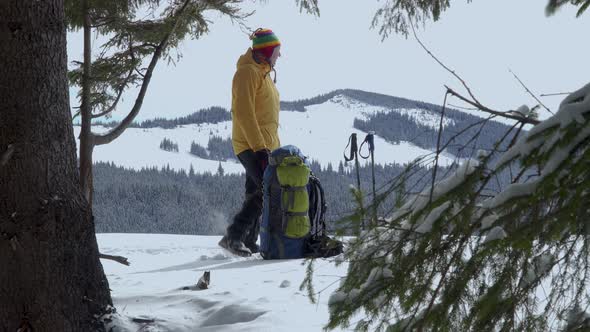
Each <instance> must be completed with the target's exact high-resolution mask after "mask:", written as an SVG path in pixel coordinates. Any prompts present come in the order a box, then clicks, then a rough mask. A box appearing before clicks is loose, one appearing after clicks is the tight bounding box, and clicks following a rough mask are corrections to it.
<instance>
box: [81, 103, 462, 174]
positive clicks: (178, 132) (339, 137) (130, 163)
mask: <svg viewBox="0 0 590 332" xmlns="http://www.w3.org/2000/svg"><path fill="white" fill-rule="evenodd" d="M306 109H307V111H306V112H286V111H283V112H281V114H280V128H279V136H280V138H281V144H282V145H287V144H292V145H296V146H298V147H299V148H300V149H301V150H302V151H303V152H304V153H305V154H306V155H307V156H308V157H309V158H310V159H313V160H317V161H319V162H320V164H321V165H322V166H323V167H327V165H328V163H331V164H332V166H333V167H336V166H338V163H339V162H340V161H343V152H344V148H345V146H346V144H347V143H348V138H349V136H350V134H351V133H357V136H358V138H359V140H360V141H362V140H363V139H364V137H365V136H366V134H367V133H365V132H362V131H360V130H358V129H356V128H354V119H355V118H358V119H366V117H367V116H368V115H370V114H375V113H378V112H394V111H395V112H400V113H404V114H408V115H410V116H411V118H412V119H413V120H415V121H416V122H419V123H421V124H424V125H426V126H429V127H431V128H438V121H439V119H438V117H437V116H436V114H434V113H431V112H429V111H426V110H407V109H388V108H384V107H376V106H371V105H367V104H365V103H362V102H359V101H357V100H354V99H352V98H350V97H347V96H343V95H337V96H335V97H333V98H331V99H330V100H328V101H327V102H325V103H322V104H317V105H312V106H308V107H307V108H306ZM451 121H452V120H447V121H446V122H445V123H444V125H449V124H450V123H451ZM231 126H232V124H231V121H226V122H220V123H217V124H200V125H197V124H193V125H185V126H179V127H176V128H173V129H163V128H150V129H142V128H128V129H127V130H126V131H125V133H123V135H121V137H119V138H118V139H117V140H116V141H114V142H113V143H111V144H108V145H102V146H98V147H96V148H95V152H94V161H104V162H107V161H109V162H114V163H115V164H116V165H118V166H124V167H128V168H134V169H141V168H142V167H153V166H156V167H158V168H161V167H166V166H167V165H169V166H170V168H172V169H177V170H180V169H184V170H186V171H188V170H189V168H190V167H191V165H192V166H193V167H194V169H195V171H196V172H205V171H209V172H211V173H215V172H217V168H218V166H219V162H218V161H214V160H206V159H201V158H198V157H195V156H193V155H191V154H190V153H189V150H190V146H191V142H193V141H194V142H196V143H198V144H200V145H201V146H205V147H206V146H207V143H208V141H209V137H210V136H212V135H215V136H220V137H222V138H229V137H230V136H231ZM74 130H75V135H76V137H77V136H78V134H79V131H80V127H79V126H75V127H74ZM93 130H95V131H96V132H104V131H106V130H108V129H107V128H104V127H98V126H95V127H94V129H93ZM164 138H168V139H170V140H172V141H173V142H174V143H177V144H178V148H179V152H168V151H164V150H161V149H160V148H159V146H160V142H161V141H162V140H163V139H164ZM360 141H359V145H360V143H361V142H360ZM430 153H431V151H429V150H426V149H423V148H420V147H418V146H416V145H414V144H411V143H409V142H400V143H399V144H392V143H390V142H387V141H385V140H384V139H383V138H381V137H379V136H376V137H375V162H376V163H378V164H388V163H394V162H395V163H399V164H401V163H407V162H410V161H412V160H414V159H415V158H417V157H419V156H422V155H425V154H430ZM365 154H366V150H365ZM452 160H453V157H452V156H449V155H446V156H443V157H442V158H441V160H440V164H442V165H448V164H450V163H451V162H452ZM221 164H222V166H223V168H224V170H225V172H226V173H239V172H242V170H243V169H242V167H241V165H240V164H239V163H237V161H225V162H221Z"/></svg>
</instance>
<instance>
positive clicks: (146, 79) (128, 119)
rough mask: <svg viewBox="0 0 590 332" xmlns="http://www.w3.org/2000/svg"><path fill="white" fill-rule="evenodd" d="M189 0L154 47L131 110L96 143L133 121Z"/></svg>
mask: <svg viewBox="0 0 590 332" xmlns="http://www.w3.org/2000/svg"><path fill="white" fill-rule="evenodd" d="M190 1H191V0H185V2H184V3H183V5H182V7H181V8H180V9H179V10H178V11H177V12H176V14H175V15H174V24H173V26H172V28H171V29H170V31H169V32H168V33H167V34H166V35H165V36H164V38H163V39H162V40H161V41H160V44H159V45H158V47H157V48H156V50H155V52H154V54H153V56H152V59H151V61H150V64H149V65H148V69H147V71H146V73H145V77H144V79H143V83H142V85H141V88H140V91H139V94H138V96H137V98H136V99H135V104H134V105H133V108H132V109H131V112H129V114H128V115H127V116H126V117H125V119H123V121H121V123H120V124H119V125H118V126H117V127H115V128H114V129H112V130H110V131H109V132H108V133H106V134H104V135H97V136H96V140H95V142H96V145H103V144H108V143H110V142H112V141H114V140H115V139H116V138H117V137H119V136H121V134H123V132H124V131H125V130H126V129H127V127H129V125H130V124H131V123H133V120H134V119H135V117H136V116H137V114H138V113H139V110H140V109H141V106H142V104H143V99H144V97H145V95H146V93H147V88H148V86H149V83H150V80H151V78H152V73H153V71H154V69H155V68H156V64H157V63H158V61H159V60H160V58H161V56H162V53H163V52H164V49H165V48H166V46H167V45H168V43H169V41H170V38H171V36H172V34H173V33H174V30H175V29H176V27H177V26H178V23H179V22H180V18H181V16H182V15H183V14H184V11H185V10H186V8H187V6H188V4H189V3H190Z"/></svg>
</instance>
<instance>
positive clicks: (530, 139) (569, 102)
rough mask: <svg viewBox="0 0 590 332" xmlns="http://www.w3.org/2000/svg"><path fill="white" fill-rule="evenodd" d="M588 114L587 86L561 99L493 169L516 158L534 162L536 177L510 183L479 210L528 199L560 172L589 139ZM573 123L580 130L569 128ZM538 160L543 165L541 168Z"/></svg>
mask: <svg viewBox="0 0 590 332" xmlns="http://www.w3.org/2000/svg"><path fill="white" fill-rule="evenodd" d="M588 113H590V84H587V85H586V86H584V87H583V88H581V89H580V90H578V91H576V92H574V93H572V94H571V95H569V96H568V97H567V98H565V99H564V100H563V102H562V103H561V104H560V107H559V111H558V112H557V113H556V114H555V115H554V116H552V117H551V118H549V119H547V120H545V121H543V122H541V123H540V124H538V125H537V126H535V127H533V128H532V129H531V130H530V131H529V132H528V133H527V134H526V135H524V136H523V137H522V138H521V139H519V140H518V142H517V143H516V144H515V145H514V146H513V147H512V148H510V149H509V150H508V151H507V152H506V153H504V154H503V155H502V156H501V158H500V160H499V161H498V162H497V164H496V167H495V168H496V169H497V170H498V169H500V168H502V167H504V166H506V165H507V164H508V163H510V162H511V161H513V160H515V159H517V158H519V159H521V160H525V159H527V158H535V159H536V160H538V161H539V166H541V171H540V174H539V176H538V177H537V178H535V179H533V180H532V181H530V182H527V183H514V184H512V185H510V186H508V187H507V188H506V189H505V190H503V191H502V192H501V193H499V194H498V195H497V196H495V197H494V198H492V199H489V200H487V201H486V202H484V204H483V207H484V208H488V209H492V208H496V207H498V206H500V205H502V204H504V203H506V202H508V201H510V200H511V199H513V198H516V197H522V196H527V195H532V194H533V193H534V192H535V190H537V188H538V186H539V184H540V183H542V182H543V181H544V180H545V178H546V177H547V176H549V175H552V174H553V173H554V172H555V171H557V170H559V169H560V166H561V165H562V164H563V162H564V161H566V160H567V159H568V158H570V157H571V155H572V153H573V152H574V150H575V149H577V147H578V146H579V144H580V143H582V142H584V141H585V140H587V139H588V138H590V125H588V124H587V122H586V120H585V118H584V115H586V114H588ZM573 123H577V124H580V125H583V127H582V128H577V127H571V125H572V124H573ZM572 132H573V133H575V135H574V137H573V138H571V137H569V135H568V134H571V133H572ZM541 160H545V161H544V162H542V164H541V163H540V161H541Z"/></svg>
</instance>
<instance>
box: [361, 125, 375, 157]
mask: <svg viewBox="0 0 590 332" xmlns="http://www.w3.org/2000/svg"><path fill="white" fill-rule="evenodd" d="M374 136H375V133H374V132H373V131H370V132H369V133H368V134H367V136H366V137H365V140H364V141H363V143H361V146H360V148H359V156H361V158H363V159H369V157H370V156H372V155H373V152H374V151H375V138H374ZM365 143H366V144H367V145H368V147H369V153H368V154H367V155H366V156H364V155H363V154H362V151H363V145H365Z"/></svg>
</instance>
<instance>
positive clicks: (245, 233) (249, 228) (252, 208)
mask: <svg viewBox="0 0 590 332" xmlns="http://www.w3.org/2000/svg"><path fill="white" fill-rule="evenodd" d="M237 157H238V159H239V160H240V162H241V163H242V166H244V168H245V169H246V196H245V198H244V203H243V204H242V208H241V210H240V211H239V212H238V213H237V214H236V216H235V217H234V220H233V223H232V224H231V225H229V227H228V228H227V235H228V236H229V237H230V238H232V239H239V240H241V241H243V242H244V243H245V244H246V245H252V244H254V243H256V241H257V240H258V234H259V233H260V216H261V215H262V170H261V169H260V167H259V166H258V161H257V159H256V154H255V153H254V151H252V150H246V151H244V152H241V153H240V154H238V156H237Z"/></svg>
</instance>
